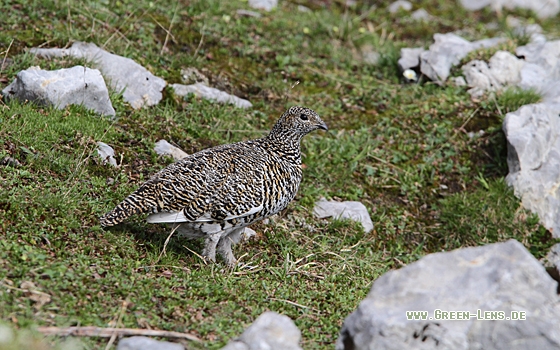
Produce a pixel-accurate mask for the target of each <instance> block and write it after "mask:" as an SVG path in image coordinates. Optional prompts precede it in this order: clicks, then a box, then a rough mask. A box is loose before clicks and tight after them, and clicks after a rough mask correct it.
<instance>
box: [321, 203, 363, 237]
mask: <svg viewBox="0 0 560 350" xmlns="http://www.w3.org/2000/svg"><path fill="white" fill-rule="evenodd" d="M313 215H315V216H316V217H318V218H319V219H323V218H328V217H333V218H337V219H350V220H353V221H356V222H359V223H361V224H362V226H363V228H364V231H365V232H366V233H367V232H370V231H371V230H373V222H372V221H371V218H370V217H369V213H368V211H367V208H366V207H365V205H363V204H362V203H360V202H351V201H349V202H336V201H327V200H325V198H321V199H320V200H319V201H317V202H316V203H315V207H314V208H313Z"/></svg>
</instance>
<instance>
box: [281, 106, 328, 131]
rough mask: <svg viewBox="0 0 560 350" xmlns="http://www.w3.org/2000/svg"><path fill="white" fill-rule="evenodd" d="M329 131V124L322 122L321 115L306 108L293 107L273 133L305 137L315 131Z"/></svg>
mask: <svg viewBox="0 0 560 350" xmlns="http://www.w3.org/2000/svg"><path fill="white" fill-rule="evenodd" d="M317 129H323V130H328V129H329V128H328V127H327V124H325V122H324V121H322V120H321V117H319V115H318V114H317V113H316V112H315V111H313V110H311V109H309V108H305V107H299V106H293V107H290V108H288V110H286V112H284V114H282V116H281V117H280V119H279V120H278V122H277V123H276V125H274V128H273V129H272V132H278V133H281V134H294V133H295V134H296V135H300V136H304V135H306V134H308V133H310V132H312V131H313V130H317Z"/></svg>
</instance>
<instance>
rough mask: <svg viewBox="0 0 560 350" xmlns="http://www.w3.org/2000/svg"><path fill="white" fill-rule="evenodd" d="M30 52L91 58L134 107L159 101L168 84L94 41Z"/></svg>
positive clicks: (38, 54) (33, 49) (49, 55)
mask: <svg viewBox="0 0 560 350" xmlns="http://www.w3.org/2000/svg"><path fill="white" fill-rule="evenodd" d="M30 52H32V53H34V54H36V55H37V56H42V57H47V58H49V57H66V56H70V57H75V58H84V59H86V60H88V61H89V62H91V64H92V65H93V66H94V67H96V68H97V69H99V70H100V71H101V74H103V76H104V77H105V79H107V80H108V81H109V83H110V84H111V87H112V88H113V89H115V90H116V91H118V92H120V91H123V90H124V93H123V98H124V100H125V101H126V102H128V103H130V104H131V105H132V107H133V108H140V107H142V106H152V105H155V104H157V103H159V101H161V99H162V93H161V92H162V90H163V88H164V87H165V85H166V84H167V83H166V82H165V80H163V79H161V78H159V77H156V76H155V75H153V74H152V73H150V72H149V71H148V70H147V69H146V68H144V67H142V66H141V65H139V64H138V63H136V62H134V60H131V59H130V58H126V57H122V56H118V55H115V54H112V53H109V52H107V51H105V50H103V49H100V48H99V47H97V46H96V45H95V44H91V43H83V42H79V41H78V42H75V43H74V44H73V45H72V47H70V48H69V49H41V48H32V49H31V50H30Z"/></svg>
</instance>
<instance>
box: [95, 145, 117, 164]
mask: <svg viewBox="0 0 560 350" xmlns="http://www.w3.org/2000/svg"><path fill="white" fill-rule="evenodd" d="M97 154H98V155H99V156H100V157H101V159H102V160H103V163H109V164H110V165H112V166H114V167H116V166H117V160H116V159H115V150H114V149H113V147H111V146H109V145H108V144H106V143H105V142H101V141H98V142H97Z"/></svg>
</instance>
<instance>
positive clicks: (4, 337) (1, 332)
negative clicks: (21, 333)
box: [0, 324, 15, 345]
mask: <svg viewBox="0 0 560 350" xmlns="http://www.w3.org/2000/svg"><path fill="white" fill-rule="evenodd" d="M14 339H15V337H14V332H13V331H12V328H10V327H8V326H7V325H4V324H0V345H8V344H10V343H11V342H13V341H14Z"/></svg>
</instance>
